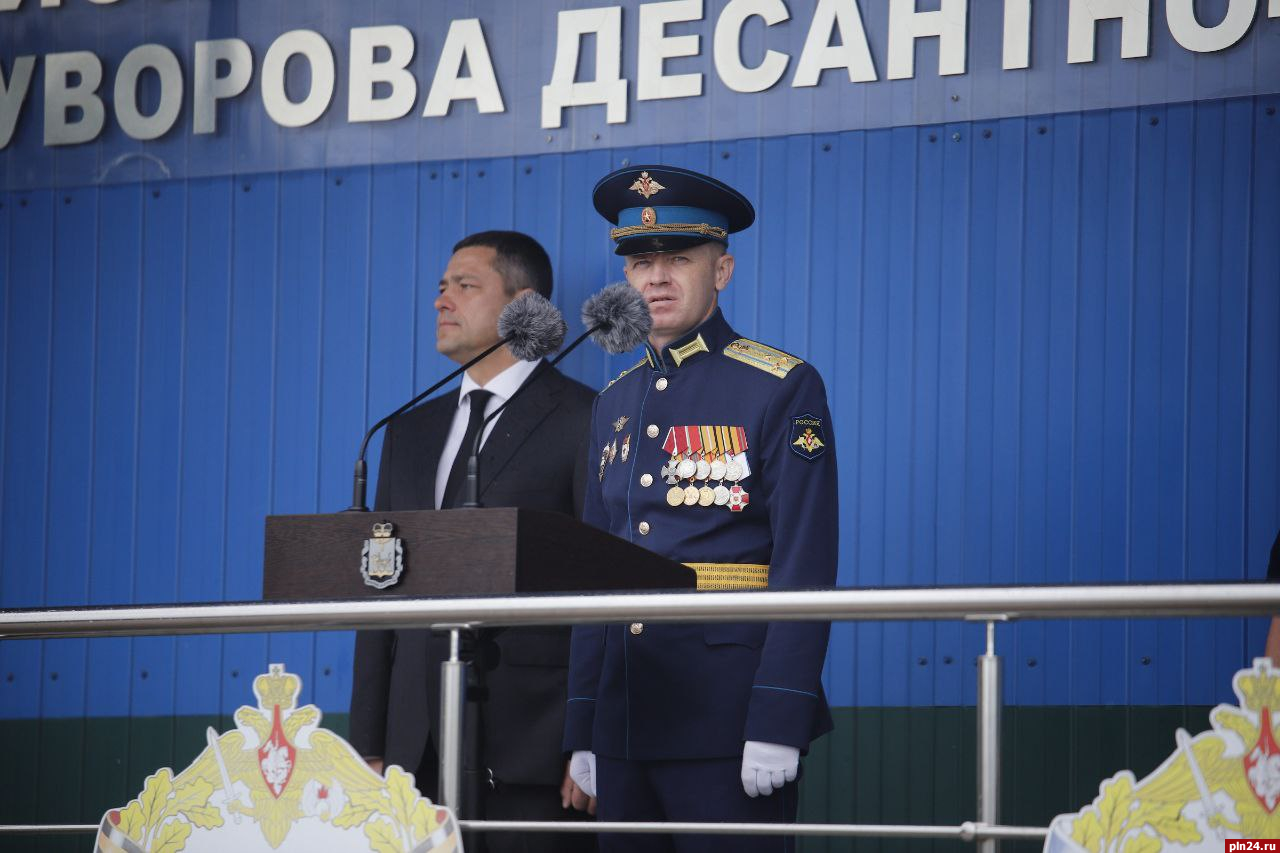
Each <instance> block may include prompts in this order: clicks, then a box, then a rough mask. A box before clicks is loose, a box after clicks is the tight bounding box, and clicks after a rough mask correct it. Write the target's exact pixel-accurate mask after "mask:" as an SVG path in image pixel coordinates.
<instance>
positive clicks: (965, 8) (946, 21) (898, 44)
mask: <svg viewBox="0 0 1280 853" xmlns="http://www.w3.org/2000/svg"><path fill="white" fill-rule="evenodd" d="M968 18H969V4H968V0H941V6H940V7H939V8H938V9H937V10H936V11H933V12H917V11H916V0H889V74H888V75H887V76H888V78H889V79H890V80H907V79H910V78H911V77H914V76H915V73H916V72H915V67H916V39H921V38H930V37H932V36H937V37H938V74H940V75H943V76H947V75H950V74H963V73H964V68H965V51H966V49H967V41H966V34H965V31H966V30H967V28H968Z"/></svg>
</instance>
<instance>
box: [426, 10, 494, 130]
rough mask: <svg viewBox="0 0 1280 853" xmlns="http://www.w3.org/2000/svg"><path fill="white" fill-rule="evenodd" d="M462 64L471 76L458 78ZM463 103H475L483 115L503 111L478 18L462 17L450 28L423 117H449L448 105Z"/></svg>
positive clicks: (491, 61)
mask: <svg viewBox="0 0 1280 853" xmlns="http://www.w3.org/2000/svg"><path fill="white" fill-rule="evenodd" d="M464 62H465V63H466V66H467V69H468V70H469V71H470V72H471V76H470V77H463V76H461V75H462V65H463V63H464ZM465 100H474V101H475V102H476V110H477V111H478V112H482V113H500V112H502V111H503V110H504V109H506V107H504V106H503V103H502V92H500V91H499V90H498V75H497V74H495V73H494V72H493V60H492V59H490V58H489V45H488V44H487V43H486V42H485V40H484V30H483V29H481V27H480V19H479V18H465V19H461V20H457V21H454V22H453V23H451V24H450V25H449V34H448V35H447V36H445V39H444V47H443V48H442V49H441V50H440V61H439V62H438V63H436V74H435V77H433V78H432V80H431V91H430V92H428V93H427V105H426V108H425V109H423V111H422V115H423V117H424V118H439V117H441V116H444V115H447V114H448V112H449V105H450V104H452V103H453V102H454V101H465Z"/></svg>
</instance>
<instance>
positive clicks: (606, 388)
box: [600, 356, 649, 394]
mask: <svg viewBox="0 0 1280 853" xmlns="http://www.w3.org/2000/svg"><path fill="white" fill-rule="evenodd" d="M648 360H649V357H648V356H645V357H644V358H642V359H640V360H639V361H637V362H636V363H635V364H633V365H631V366H630V367H628V368H627V369H626V370H624V371H622V372H621V373H619V374H618V378H617V379H614V380H613V381H612V382H610V383H609V384H608V385H606V386H604V390H602V391H601V392H600V393H601V394H603V393H604V392H605V391H608V390H609V389H610V388H612V387H613V385H614V383H615V382H617V381H618V380H619V379H621V378H622V377H624V376H626V375H627V374H628V373H630V372H631V371H633V370H635V369H636V368H637V367H639V366H640V365H642V364H644V363H645V362H647V361H648Z"/></svg>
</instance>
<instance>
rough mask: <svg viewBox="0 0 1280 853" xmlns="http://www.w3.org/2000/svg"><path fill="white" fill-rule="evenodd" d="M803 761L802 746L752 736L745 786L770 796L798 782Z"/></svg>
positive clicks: (753, 794)
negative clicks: (797, 778) (757, 738)
mask: <svg viewBox="0 0 1280 853" xmlns="http://www.w3.org/2000/svg"><path fill="white" fill-rule="evenodd" d="M574 757H575V758H576V757H577V753H576V752H575V753H574ZM799 765H800V750H799V749H797V748H796V747H794V746H785V745H783V744H780V743H763V742H761V741H758V740H749V741H747V742H746V743H745V744H744V745H743V747H742V790H744V791H746V792H747V796H748V797H758V796H760V795H761V794H763V795H764V796H766V797H767V796H769V795H770V794H772V793H773V792H774V791H775V790H776V789H778V788H781V787H782V786H783V785H785V784H787V783H788V782H794V781H795V780H796V768H797V767H798V766H799ZM578 784H582V783H578Z"/></svg>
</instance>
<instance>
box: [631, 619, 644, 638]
mask: <svg viewBox="0 0 1280 853" xmlns="http://www.w3.org/2000/svg"><path fill="white" fill-rule="evenodd" d="M643 631H644V623H643V622H632V623H631V633H633V634H635V635H636V636H637V637H638V636H640V634H641V633H642V632H643Z"/></svg>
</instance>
